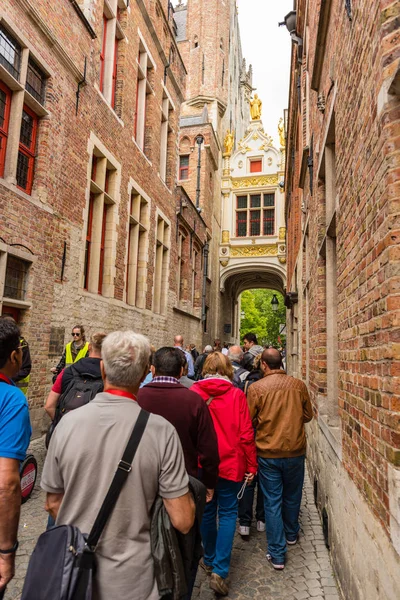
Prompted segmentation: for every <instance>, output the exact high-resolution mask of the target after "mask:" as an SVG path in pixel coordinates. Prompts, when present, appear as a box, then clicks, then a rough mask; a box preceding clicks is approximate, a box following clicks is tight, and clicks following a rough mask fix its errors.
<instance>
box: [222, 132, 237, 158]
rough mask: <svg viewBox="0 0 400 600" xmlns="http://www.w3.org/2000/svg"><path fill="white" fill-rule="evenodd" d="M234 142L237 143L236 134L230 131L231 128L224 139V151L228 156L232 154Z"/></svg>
mask: <svg viewBox="0 0 400 600" xmlns="http://www.w3.org/2000/svg"><path fill="white" fill-rule="evenodd" d="M234 143H235V136H234V134H233V131H229V129H227V130H226V135H225V139H224V152H225V154H226V155H227V156H230V155H231V154H232V150H233V145H234Z"/></svg>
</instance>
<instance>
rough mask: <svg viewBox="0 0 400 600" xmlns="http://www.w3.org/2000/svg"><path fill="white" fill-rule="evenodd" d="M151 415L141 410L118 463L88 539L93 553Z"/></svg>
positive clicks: (129, 470)
mask: <svg viewBox="0 0 400 600" xmlns="http://www.w3.org/2000/svg"><path fill="white" fill-rule="evenodd" d="M149 417H150V413H148V412H147V411H145V410H141V411H140V413H139V416H138V418H137V421H136V423H135V426H134V428H133V431H132V433H131V436H130V438H129V441H128V444H127V446H126V448H125V452H124V454H123V456H122V458H121V460H120V461H119V463H118V467H117V470H116V471H115V474H114V478H113V480H112V483H111V485H110V488H109V490H108V492H107V495H106V497H105V499H104V501H103V504H102V506H101V508H100V511H99V514H98V515H97V517H96V520H95V522H94V524H93V527H92V529H91V532H90V533H89V537H88V539H87V546H88V548H89V550H91V551H92V552H94V551H95V549H96V546H97V544H98V541H99V539H100V536H101V534H102V532H103V529H104V527H105V525H106V523H107V521H108V518H109V516H110V515H111V512H112V510H113V508H114V506H115V503H116V502H117V500H118V496H119V494H120V492H121V490H122V486H123V485H124V483H125V481H126V479H127V477H128V475H129V473H130V472H131V470H132V461H133V459H134V457H135V454H136V450H137V449H138V446H139V444H140V440H141V439H142V436H143V433H144V430H145V429H146V425H147V421H148V420H149Z"/></svg>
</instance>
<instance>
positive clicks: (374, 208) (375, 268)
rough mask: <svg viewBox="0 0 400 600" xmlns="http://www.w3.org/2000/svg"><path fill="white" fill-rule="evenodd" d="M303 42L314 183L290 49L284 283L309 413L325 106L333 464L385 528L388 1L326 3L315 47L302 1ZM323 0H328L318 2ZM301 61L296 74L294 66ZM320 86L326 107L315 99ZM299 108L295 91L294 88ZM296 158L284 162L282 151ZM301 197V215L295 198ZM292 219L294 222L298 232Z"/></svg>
mask: <svg viewBox="0 0 400 600" xmlns="http://www.w3.org/2000/svg"><path fill="white" fill-rule="evenodd" d="M298 4H299V6H298V24H297V32H298V34H299V35H301V36H302V37H304V38H305V37H306V36H305V7H306V2H305V1H301V2H299V3H298ZM309 4H310V6H309V21H308V22H309V44H308V46H307V47H305V53H304V57H303V67H304V65H306V64H307V65H308V70H309V73H310V81H311V76H312V72H313V66H314V63H315V57H316V52H317V53H319V54H320V53H321V52H324V60H323V67H322V72H321V78H320V84H319V89H318V92H317V91H315V90H311V89H310V106H309V118H310V128H311V133H312V134H313V136H314V180H313V183H314V192H313V195H312V196H311V194H310V186H309V176H308V174H307V175H306V177H305V187H304V192H303V191H302V190H299V188H298V182H299V175H300V164H301V155H302V151H303V147H304V140H303V135H302V133H303V132H302V121H301V116H300V114H299V108H298V99H297V88H296V81H297V80H296V77H297V73H296V74H295V69H296V68H297V60H296V56H295V54H293V59H292V73H291V83H292V86H291V96H290V108H289V119H290V122H289V135H288V139H289V144H288V149H287V172H286V176H287V178H286V187H287V193H288V192H291V194H290V202H289V203H288V205H287V211H288V215H287V219H288V222H287V227H288V289H290V287H291V288H292V289H293V287H294V286H295V282H294V281H293V274H294V268H295V265H296V263H297V265H298V269H299V273H300V274H301V275H300V277H299V281H300V289H299V298H300V305H301V307H300V312H301V314H302V317H303V318H302V325H303V329H302V331H300V334H299V337H300V344H301V345H302V350H303V352H302V358H303V363H302V364H300V371H299V372H301V373H302V374H303V376H305V373H306V365H305V364H304V361H305V360H306V359H305V357H306V351H305V346H306V344H307V343H308V347H309V371H308V372H309V385H310V392H311V395H312V400H313V404H314V407H315V410H316V413H317V414H318V411H319V408H320V403H321V402H324V401H325V400H326V391H327V390H326V372H327V368H329V365H328V364H327V358H326V298H325V278H326V273H325V261H324V258H323V257H321V256H320V254H319V251H320V246H321V242H322V239H323V236H324V201H323V197H324V189H323V183H322V181H321V180H318V166H319V163H320V161H321V157H322V149H323V146H324V140H325V136H326V133H327V127H328V123H329V118H330V114H331V111H332V109H333V105H334V110H335V118H336V127H335V134H336V187H337V194H338V203H339V208H338V211H337V219H336V228H337V276H338V337H339V342H338V350H339V364H338V380H339V393H338V398H337V399H336V400H337V405H338V410H339V415H340V427H341V435H342V453H343V465H344V467H345V468H346V470H347V472H348V473H349V475H350V476H351V477H352V479H353V480H354V482H355V483H356V485H357V487H358V489H359V490H360V492H361V493H362V495H363V496H364V498H365V501H366V502H367V503H368V505H369V506H370V508H371V509H372V511H373V512H374V514H375V515H376V517H377V518H378V519H379V520H380V522H381V523H382V525H383V526H384V528H385V529H386V530H388V529H389V500H388V464H392V465H395V466H397V467H398V466H400V403H399V400H398V394H399V379H398V375H399V372H400V366H399V364H400V363H399V359H400V351H399V348H400V344H399V341H400V337H399V327H398V326H399V316H398V315H399V311H398V309H399V307H400V300H399V298H400V296H399V294H400V287H399V281H400V280H399V273H400V270H399V258H400V255H399V239H400V237H399V236H400V228H399V221H398V213H399V207H400V187H399V184H398V178H399V174H400V170H399V147H400V144H399V139H400V138H399V131H400V130H399V119H400V103H399V99H398V97H397V96H396V95H392V96H388V97H387V98H386V102H382V101H381V98H382V97H384V90H383V91H382V86H383V83H384V81H385V80H388V78H389V77H392V76H393V75H394V74H395V72H396V69H397V68H398V57H399V55H400V39H399V35H398V16H399V14H400V10H399V3H398V2H390V1H386V2H379V1H378V0H370V2H368V3H366V2H357V3H356V2H353V3H352V4H353V20H352V21H349V19H348V17H347V14H346V11H345V3H344V2H339V1H338V0H333V1H332V2H331V4H332V8H331V14H330V22H329V28H328V34H327V40H326V45H325V50H324V51H323V50H321V49H320V48H319V49H318V50H317V51H316V35H317V25H318V18H319V7H320V2H317V1H316V0H314V1H312V2H311V3H309ZM326 4H328V3H326ZM303 67H300V71H299V72H300V74H302V73H301V69H302V68H303ZM321 93H323V94H324V96H325V99H326V108H325V111H324V112H321V111H320V110H319V109H318V107H317V98H318V95H319V94H321ZM302 108H303V109H304V96H303V94H302ZM293 149H294V151H295V161H294V164H293V168H291V166H290V163H291V158H290V157H291V152H292V150H293ZM302 199H303V200H304V203H305V205H306V206H308V212H307V213H306V214H304V215H303V214H302V212H301V210H300V206H301V201H302ZM306 223H308V232H309V256H310V278H309V281H308V282H307V281H306V275H305V268H304V264H302V261H304V260H305V256H304V254H303V253H302V252H301V247H302V235H303V234H304V230H305V226H306ZM301 225H302V226H303V232H302V231H301ZM307 283H308V286H309V288H308V289H309V299H310V302H309V319H310V336H309V339H308V340H306V337H305V330H304V328H305V314H306V313H305V310H306V308H305V305H304V302H303V300H302V298H303V291H304V287H305V285H306V284H307Z"/></svg>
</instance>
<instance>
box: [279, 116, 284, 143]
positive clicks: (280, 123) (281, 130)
mask: <svg viewBox="0 0 400 600" xmlns="http://www.w3.org/2000/svg"><path fill="white" fill-rule="evenodd" d="M278 133H279V143H280V145H281V148H284V147H285V145H286V140H285V126H284V124H283V119H282V117H281V118H280V119H279V123H278Z"/></svg>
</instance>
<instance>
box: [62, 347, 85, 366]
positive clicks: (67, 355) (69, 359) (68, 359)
mask: <svg viewBox="0 0 400 600" xmlns="http://www.w3.org/2000/svg"><path fill="white" fill-rule="evenodd" d="M71 348H72V342H69V343H68V344H67V345H66V346H65V366H66V367H69V366H70V365H73V364H74V363H76V362H78V360H81V358H85V356H86V354H87V353H88V350H89V342H86V344H85V345H84V346H83V347H82V348H81V349H80V350H79V352H78V354H77V355H76V358H75V360H74V359H73V358H72V351H71Z"/></svg>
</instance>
